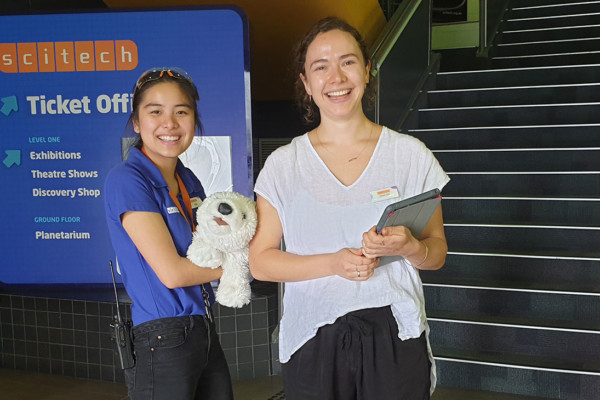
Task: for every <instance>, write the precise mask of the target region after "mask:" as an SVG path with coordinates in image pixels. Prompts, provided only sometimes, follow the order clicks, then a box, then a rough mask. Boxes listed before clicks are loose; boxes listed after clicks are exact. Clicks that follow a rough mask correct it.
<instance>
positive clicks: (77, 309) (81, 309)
mask: <svg viewBox="0 0 600 400" xmlns="http://www.w3.org/2000/svg"><path fill="white" fill-rule="evenodd" d="M85 303H86V302H85V301H80V300H75V301H73V313H74V314H85Z"/></svg>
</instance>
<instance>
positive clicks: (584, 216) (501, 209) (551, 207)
mask: <svg viewBox="0 0 600 400" xmlns="http://www.w3.org/2000/svg"><path fill="white" fill-rule="evenodd" d="M442 208H443V210H444V222H446V223H449V224H456V223H465V224H477V223H488V224H509V225H512V224H519V223H528V224H532V225H552V226H572V225H575V226H586V227H594V226H597V225H598V221H600V198H595V199H553V198H546V199H544V198H521V199H518V198H501V197H483V198H469V197H445V196H444V199H443V201H442ZM599 267H600V266H599Z"/></svg>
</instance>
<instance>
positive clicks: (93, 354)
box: [87, 347, 100, 364]
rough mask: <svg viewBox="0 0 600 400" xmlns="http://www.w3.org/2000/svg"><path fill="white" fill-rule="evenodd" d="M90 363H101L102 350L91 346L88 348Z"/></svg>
mask: <svg viewBox="0 0 600 400" xmlns="http://www.w3.org/2000/svg"><path fill="white" fill-rule="evenodd" d="M87 356H88V363H89V364H100V350H99V349H93V348H89V347H88V349H87Z"/></svg>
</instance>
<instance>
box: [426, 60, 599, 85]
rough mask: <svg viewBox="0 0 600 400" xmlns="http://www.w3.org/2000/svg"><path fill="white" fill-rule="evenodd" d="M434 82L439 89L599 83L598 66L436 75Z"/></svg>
mask: <svg viewBox="0 0 600 400" xmlns="http://www.w3.org/2000/svg"><path fill="white" fill-rule="evenodd" d="M442 60H443V58H442ZM597 61H600V58H599V59H598V60H597ZM435 82H436V89H438V90H450V89H475V88H477V89H478V88H495V87H513V86H535V85H553V84H561V85H566V84H580V83H581V84H583V83H598V82H600V64H598V63H596V64H591V65H588V63H586V64H584V65H570V66H563V65H561V66H555V65H552V66H546V67H542V68H539V67H535V68H533V67H529V68H527V67H525V68H512V69H487V70H476V71H455V72H439V73H438V74H436V76H435Z"/></svg>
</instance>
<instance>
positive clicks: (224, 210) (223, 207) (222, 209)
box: [218, 203, 233, 215]
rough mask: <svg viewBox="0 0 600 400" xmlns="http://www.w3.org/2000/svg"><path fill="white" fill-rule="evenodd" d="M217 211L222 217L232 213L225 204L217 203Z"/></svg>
mask: <svg viewBox="0 0 600 400" xmlns="http://www.w3.org/2000/svg"><path fill="white" fill-rule="evenodd" d="M218 210H219V212H220V213H221V214H223V215H229V214H231V213H232V212H233V208H231V206H230V205H229V204H227V203H219V208H218Z"/></svg>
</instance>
